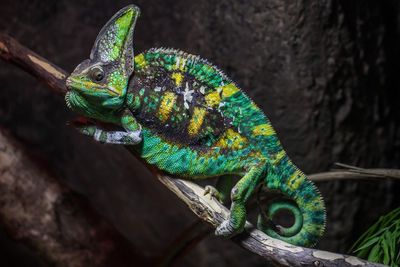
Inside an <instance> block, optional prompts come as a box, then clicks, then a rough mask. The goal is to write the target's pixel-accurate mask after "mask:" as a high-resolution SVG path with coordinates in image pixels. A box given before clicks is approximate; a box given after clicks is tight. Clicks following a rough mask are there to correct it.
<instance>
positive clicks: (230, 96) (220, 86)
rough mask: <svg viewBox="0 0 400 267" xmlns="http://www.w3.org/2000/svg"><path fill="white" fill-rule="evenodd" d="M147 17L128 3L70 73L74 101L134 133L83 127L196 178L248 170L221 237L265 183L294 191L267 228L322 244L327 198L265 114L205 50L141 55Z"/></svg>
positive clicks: (239, 222)
mask: <svg viewBox="0 0 400 267" xmlns="http://www.w3.org/2000/svg"><path fill="white" fill-rule="evenodd" d="M138 16H139V9H138V8H137V7H135V6H128V7H125V8H124V9H122V10H120V11H119V12H118V13H117V14H116V15H115V16H114V17H113V18H111V20H110V21H109V22H108V23H107V24H106V25H105V26H104V28H103V29H102V30H101V32H100V34H99V36H98V37H97V39H96V41H95V44H94V47H93V49H92V52H91V54H90V59H88V60H85V61H83V62H82V63H81V64H80V65H78V67H77V68H76V69H75V71H74V72H73V73H72V74H71V76H70V77H69V78H68V80H67V86H68V88H69V89H70V90H69V92H68V93H67V95H66V101H67V105H68V106H69V107H70V108H72V109H73V110H74V111H76V112H78V113H80V114H81V115H84V116H86V117H89V118H94V119H96V120H99V121H104V122H111V123H113V124H115V125H118V126H121V127H122V128H124V130H123V131H105V130H102V129H100V128H99V127H97V126H96V125H80V126H79V127H78V130H80V131H81V132H82V133H84V134H86V135H89V136H92V137H94V139H96V140H98V141H101V142H105V143H113V144H125V145H133V146H134V147H135V149H136V150H137V152H138V153H139V155H140V156H141V157H142V158H143V159H144V160H145V161H146V162H148V163H149V164H152V165H154V166H156V167H157V168H159V169H160V170H162V171H165V172H167V173H170V174H173V175H178V176H180V177H184V178H186V179H192V180H195V179H203V178H210V177H216V176H217V177H221V178H220V179H223V180H222V182H221V184H229V182H227V181H230V180H231V179H232V177H233V176H240V179H239V181H238V182H237V183H236V184H235V185H234V186H233V188H229V190H230V196H231V201H232V203H231V213H230V217H229V219H227V220H226V221H224V222H223V223H222V224H221V225H220V226H219V227H218V228H217V229H216V234H217V235H223V236H232V235H234V234H236V233H239V232H241V231H242V230H243V227H244V224H245V221H246V208H245V204H246V202H247V200H248V199H249V198H250V196H251V195H253V193H254V191H255V190H256V189H257V188H258V187H259V186H260V185H264V186H266V187H267V188H268V189H269V190H271V191H278V192H280V193H282V194H283V195H285V198H284V199H282V200H277V201H273V202H271V203H270V204H269V205H268V207H267V209H266V211H265V213H264V216H260V217H259V220H258V227H259V228H260V229H261V230H263V231H264V232H266V233H267V234H268V235H270V236H272V237H275V238H278V239H281V240H284V241H287V242H289V243H292V244H296V245H303V246H312V245H314V244H315V243H316V242H317V240H318V238H319V237H320V236H321V235H322V234H323V231H324V227H325V208H324V202H323V200H322V198H321V196H320V194H319V192H318V190H317V188H316V187H315V186H314V184H313V183H312V182H310V181H309V180H308V179H307V178H306V176H305V175H304V174H303V173H302V172H301V171H300V170H299V169H298V168H297V167H296V166H295V165H294V164H293V163H292V162H291V161H290V159H289V158H288V156H287V155H286V153H285V151H284V150H283V148H282V146H281V144H280V142H279V140H278V137H277V135H276V133H275V131H274V129H273V128H272V126H271V124H270V122H269V120H268V119H267V117H266V116H265V115H264V113H263V111H262V110H260V109H259V108H258V107H257V106H256V105H255V103H254V102H253V101H252V100H251V99H250V98H249V97H248V96H247V95H246V94H245V93H244V92H243V91H242V90H241V89H239V88H238V86H237V85H236V84H235V83H234V82H232V81H231V80H230V79H229V78H228V77H226V76H225V74H223V73H222V72H221V71H220V70H219V69H217V68H216V67H214V66H213V65H211V64H210V63H209V62H207V61H205V60H203V59H201V58H199V57H197V56H193V55H190V54H187V53H184V52H181V51H178V50H174V49H165V48H152V49H149V50H148V51H146V52H143V53H141V54H139V55H137V56H134V54H133V29H134V26H135V22H136V18H137V17H138ZM224 181H225V182H224ZM223 189H224V188H223ZM206 191H207V192H208V193H210V194H212V195H215V196H217V197H219V198H222V197H223V196H224V195H226V192H218V190H216V189H215V188H213V187H210V186H208V187H207V188H206ZM225 191H226V187H225ZM285 209H286V210H289V211H290V212H292V214H293V216H294V224H293V225H292V226H290V227H283V226H280V225H275V224H274V223H273V218H274V216H275V215H276V214H277V213H279V212H280V211H281V210H285Z"/></svg>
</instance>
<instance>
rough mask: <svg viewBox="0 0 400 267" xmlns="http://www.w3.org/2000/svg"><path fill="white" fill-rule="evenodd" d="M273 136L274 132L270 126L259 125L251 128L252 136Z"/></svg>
mask: <svg viewBox="0 0 400 267" xmlns="http://www.w3.org/2000/svg"><path fill="white" fill-rule="evenodd" d="M274 134H275V130H274V129H273V128H272V126H271V125H270V124H260V125H257V126H255V127H254V128H253V135H254V136H258V135H265V136H271V135H274Z"/></svg>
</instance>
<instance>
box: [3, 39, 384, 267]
mask: <svg viewBox="0 0 400 267" xmlns="http://www.w3.org/2000/svg"><path fill="white" fill-rule="evenodd" d="M0 57H1V58H3V59H5V60H8V61H10V62H12V63H14V64H17V65H18V66H21V67H22V68H23V69H25V70H26V71H28V72H29V73H31V74H33V75H34V76H36V77H37V78H38V79H40V80H42V81H43V82H45V83H46V84H47V85H49V86H50V87H51V88H52V89H53V90H54V91H56V92H59V93H64V92H65V91H66V88H65V84H64V79H65V77H66V76H67V75H68V74H67V73H66V72H65V71H63V70H62V69H61V68H59V67H57V66H55V65H53V64H52V63H50V62H49V61H47V60H45V59H44V58H42V57H40V56H38V55H36V54H35V53H33V52H32V51H30V50H29V49H27V48H25V47H23V46H22V45H20V44H19V43H18V42H17V41H15V40H13V39H12V38H10V37H8V36H4V35H0ZM32 57H34V58H35V60H31V59H32ZM130 151H132V150H131V149H130ZM154 172H155V174H156V175H157V177H158V179H159V180H160V181H161V182H162V183H163V184H164V185H165V186H166V187H167V188H168V189H170V190H171V191H172V192H174V193H175V194H176V195H177V196H178V197H179V198H180V199H181V200H182V201H184V202H185V203H186V204H187V205H188V206H189V208H190V209H191V210H192V211H193V212H194V213H195V214H196V215H197V216H198V217H199V218H201V219H202V220H204V221H206V222H209V223H211V224H212V225H213V226H217V225H218V224H219V223H221V222H222V221H223V220H224V218H226V217H227V216H228V210H227V209H226V208H225V207H224V206H223V205H221V204H219V203H218V202H217V201H215V200H213V199H209V198H208V197H204V196H203V193H204V190H203V188H201V187H200V186H198V185H196V184H194V183H192V182H190V181H184V180H181V179H178V178H173V177H170V176H167V175H164V174H162V173H159V172H157V171H156V170H154ZM232 241H234V242H235V243H237V244H239V245H240V246H242V247H243V248H245V249H247V250H249V251H251V252H253V253H256V254H258V255H260V256H262V257H264V258H265V259H267V260H268V261H269V262H271V263H273V264H275V265H279V266H383V265H379V264H375V263H370V262H367V261H365V260H362V259H359V258H356V257H353V256H347V255H342V254H336V253H331V252H326V251H321V250H316V249H309V248H302V247H297V246H293V245H290V244H288V243H285V242H282V241H279V240H276V239H273V238H270V237H268V236H267V235H265V234H264V233H262V232H261V231H259V230H257V229H255V228H254V227H253V226H252V225H251V224H250V223H246V230H245V231H244V233H242V234H240V235H238V236H236V237H234V238H232Z"/></svg>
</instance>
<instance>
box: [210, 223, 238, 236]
mask: <svg viewBox="0 0 400 267" xmlns="http://www.w3.org/2000/svg"><path fill="white" fill-rule="evenodd" d="M242 231H243V228H242V229H240V228H239V229H235V227H234V225H233V224H232V222H231V220H230V219H227V220H225V221H223V222H222V223H221V224H220V225H219V226H218V227H217V229H215V235H217V236H224V237H233V236H234V235H237V234H239V233H241V232H242Z"/></svg>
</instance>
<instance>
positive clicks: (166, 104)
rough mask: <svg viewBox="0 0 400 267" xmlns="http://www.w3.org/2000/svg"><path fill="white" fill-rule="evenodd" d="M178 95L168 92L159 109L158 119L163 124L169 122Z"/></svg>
mask: <svg viewBox="0 0 400 267" xmlns="http://www.w3.org/2000/svg"><path fill="white" fill-rule="evenodd" d="M176 98H177V95H175V94H174V93H172V92H166V93H165V94H164V95H163V98H162V100H161V103H160V107H159V108H158V117H159V119H160V120H161V121H162V122H165V121H166V120H168V118H169V115H170V113H171V110H172V108H173V106H174V105H175V102H176Z"/></svg>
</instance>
